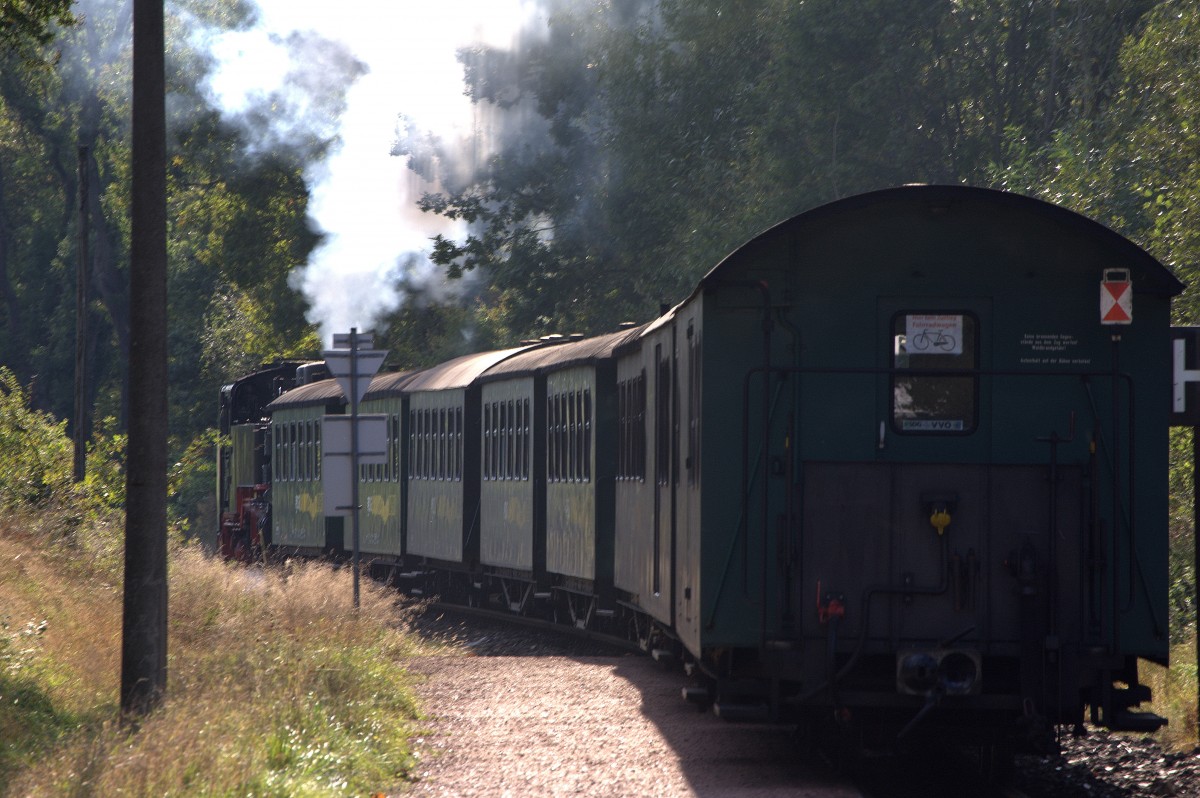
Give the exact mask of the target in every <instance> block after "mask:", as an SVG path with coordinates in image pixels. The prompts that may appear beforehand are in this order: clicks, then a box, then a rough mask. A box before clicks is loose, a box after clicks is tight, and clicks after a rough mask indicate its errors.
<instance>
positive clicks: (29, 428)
mask: <svg viewBox="0 0 1200 798" xmlns="http://www.w3.org/2000/svg"><path fill="white" fill-rule="evenodd" d="M66 428H67V423H66V422H65V421H57V420H55V418H54V417H53V416H51V415H50V414H48V413H42V412H40V411H37V410H33V409H32V408H30V406H29V395H28V393H27V392H26V391H25V389H24V388H22V387H21V385H20V383H18V382H17V378H16V376H15V375H14V374H13V373H12V372H11V371H10V370H9V369H7V368H6V367H4V366H0V463H3V464H4V468H2V469H0V507H3V508H5V509H11V508H13V507H16V506H19V505H23V504H37V505H42V504H45V503H46V502H48V501H49V500H50V499H51V497H53V496H54V495H55V494H57V493H60V492H62V491H65V490H67V489H69V488H70V486H71V466H72V460H71V457H72V447H71V440H70V438H68V437H67V432H66Z"/></svg>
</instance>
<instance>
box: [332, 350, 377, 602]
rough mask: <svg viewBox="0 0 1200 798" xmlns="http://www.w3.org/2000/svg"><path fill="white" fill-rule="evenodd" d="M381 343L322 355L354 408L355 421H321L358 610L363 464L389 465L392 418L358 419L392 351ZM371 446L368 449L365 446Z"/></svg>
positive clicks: (350, 418)
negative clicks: (346, 526) (349, 547)
mask: <svg viewBox="0 0 1200 798" xmlns="http://www.w3.org/2000/svg"><path fill="white" fill-rule="evenodd" d="M374 345H375V337H374V336H372V335H371V334H369V333H363V334H361V335H360V334H359V332H358V330H357V329H355V328H353V327H352V328H351V329H350V333H349V334H343V333H339V334H337V335H334V336H333V349H327V350H325V351H324V352H322V353H321V354H322V355H323V356H324V357H325V365H326V367H328V369H329V371H330V373H331V374H333V376H334V379H336V380H337V381H338V385H340V386H342V393H343V394H344V395H345V397H346V403H347V404H348V405H349V407H350V415H349V416H325V417H323V418H322V420H321V441H322V449H323V452H322V455H321V489H322V491H323V493H324V495H325V502H324V504H325V515H327V516H328V515H349V516H350V524H351V537H352V539H353V546H354V607H355V609H357V608H358V604H359V600H358V594H359V590H358V576H359V574H358V572H359V559H360V557H359V547H358V510H359V506H358V504H359V503H358V467H359V465H360V464H363V463H368V464H373V463H384V462H387V416H383V415H369V416H360V415H359V414H358V403H359V401H360V400H361V399H362V397H363V396H364V395H366V393H367V389H368V388H370V387H371V378H372V377H374V376H375V372H377V371H379V367H380V366H382V365H383V359H384V358H385V357H387V350H386V349H372V347H373V346H374ZM364 443H366V444H367V446H366V448H365V449H364V447H363V444H364Z"/></svg>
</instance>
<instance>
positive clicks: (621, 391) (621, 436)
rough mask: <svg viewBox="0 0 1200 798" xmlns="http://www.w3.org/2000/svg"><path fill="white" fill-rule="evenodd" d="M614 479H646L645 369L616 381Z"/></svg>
mask: <svg viewBox="0 0 1200 798" xmlns="http://www.w3.org/2000/svg"><path fill="white" fill-rule="evenodd" d="M617 479H619V480H625V481H633V480H636V481H639V482H641V481H645V479H646V372H645V371H643V372H642V373H641V374H639V375H638V376H636V377H631V378H630V379H627V380H621V381H619V382H618V383H617Z"/></svg>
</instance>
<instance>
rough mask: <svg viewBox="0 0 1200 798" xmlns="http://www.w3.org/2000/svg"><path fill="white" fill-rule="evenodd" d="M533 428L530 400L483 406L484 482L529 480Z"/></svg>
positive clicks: (512, 400)
mask: <svg viewBox="0 0 1200 798" xmlns="http://www.w3.org/2000/svg"><path fill="white" fill-rule="evenodd" d="M531 424H532V416H531V415H530V412H529V400H528V399H508V400H506V401H502V402H487V403H485V404H484V405H483V478H484V479H486V480H527V479H529V448H530V446H529V441H530V437H531V434H530V430H531Z"/></svg>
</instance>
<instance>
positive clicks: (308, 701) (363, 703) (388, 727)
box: [0, 523, 416, 798]
mask: <svg viewBox="0 0 1200 798" xmlns="http://www.w3.org/2000/svg"><path fill="white" fill-rule="evenodd" d="M79 536H80V535H79V532H76V534H75V537H76V538H78V537H79ZM39 540H40V538H35V537H32V536H31V535H29V534H28V533H24V532H22V531H21V526H14V525H13V524H11V523H10V524H6V525H4V526H0V558H3V560H4V561H5V562H6V563H11V564H13V566H15V567H8V568H4V569H2V570H0V607H3V608H4V609H3V610H2V611H0V612H2V613H3V622H4V626H3V628H2V629H0V633H2V636H0V666H2V667H3V671H2V675H0V740H3V749H2V750H3V753H0V792H3V793H4V794H7V795H66V796H91V795H97V796H108V795H130V796H151V795H153V796H166V795H228V796H235V795H236V796H242V795H246V796H281V798H282V796H309V795H311V796H325V795H343V794H357V795H365V794H368V793H370V792H372V791H381V790H389V789H392V788H395V787H397V786H398V785H400V784H401V783H402V782H403V781H404V780H405V778H406V775H407V773H408V772H409V770H410V768H411V767H412V765H413V758H412V753H411V748H410V746H409V743H408V736H409V734H410V733H411V731H412V729H413V724H414V722H415V719H416V709H415V706H414V703H413V698H412V693H411V690H410V679H409V677H408V675H407V674H406V672H405V670H404V668H403V662H404V660H405V658H406V656H407V655H409V654H411V653H412V652H411V650H410V644H409V643H408V642H407V640H406V638H405V636H404V635H403V634H402V632H401V631H400V630H401V628H402V627H403V625H404V623H403V618H401V617H400V616H399V615H398V613H397V611H396V609H395V607H394V600H393V596H392V595H389V594H388V593H387V592H386V591H384V590H382V589H379V588H376V587H375V586H373V585H371V584H364V586H363V589H362V595H361V604H362V610H361V611H360V612H355V611H354V609H353V606H352V596H351V585H350V581H349V579H350V575H349V573H348V572H346V571H340V572H339V571H335V570H333V569H332V568H330V567H327V566H322V565H305V564H296V565H294V566H292V567H289V568H286V569H282V570H275V571H262V570H251V569H245V568H240V567H231V566H227V565H225V564H223V563H220V562H216V561H214V560H212V559H210V558H207V557H205V556H203V555H202V554H201V553H200V552H199V551H198V550H196V549H195V548H186V547H184V548H177V549H176V550H175V551H174V552H173V553H172V556H171V560H170V577H169V578H170V604H169V607H170V623H169V627H170V632H169V634H170V638H169V683H168V693H167V698H166V701H165V703H164V705H163V706H162V708H161V709H160V710H158V711H157V712H155V713H154V714H152V715H151V716H150V717H148V718H147V719H146V720H145V721H144V722H143V723H142V724H141V725H140V728H139V730H138V731H137V732H136V733H132V734H131V733H129V732H128V731H127V730H123V729H122V728H121V727H120V725H119V724H118V723H117V722H116V718H117V707H118V684H119V656H120V655H119V648H120V612H121V607H120V589H119V585H118V584H117V583H116V580H114V579H112V578H111V576H112V575H111V573H110V572H108V571H107V570H105V569H99V570H97V571H94V572H93V573H92V574H91V575H88V574H86V573H83V572H82V569H80V568H79V567H78V566H79V564H80V562H81V561H84V560H88V559H89V555H88V554H87V553H86V551H87V547H86V546H81V545H79V544H78V543H77V542H71V543H62V542H60V543H59V544H58V545H55V546H52V547H46V546H40V545H38V541H39Z"/></svg>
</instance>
